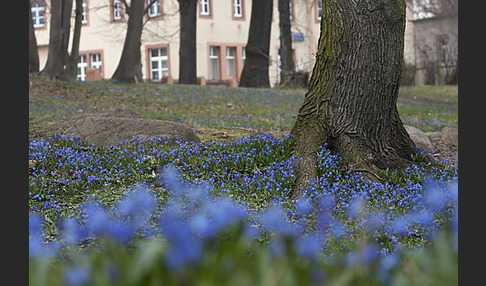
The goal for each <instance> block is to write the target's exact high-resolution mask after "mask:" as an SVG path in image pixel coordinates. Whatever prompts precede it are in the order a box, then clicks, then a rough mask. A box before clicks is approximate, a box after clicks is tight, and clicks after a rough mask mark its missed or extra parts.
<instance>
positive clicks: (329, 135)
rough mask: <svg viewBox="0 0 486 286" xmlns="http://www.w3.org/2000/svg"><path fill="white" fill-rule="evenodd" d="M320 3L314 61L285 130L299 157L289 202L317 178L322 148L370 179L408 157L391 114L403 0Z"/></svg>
mask: <svg viewBox="0 0 486 286" xmlns="http://www.w3.org/2000/svg"><path fill="white" fill-rule="evenodd" d="M322 1H323V4H322V7H323V9H322V20H321V33H320V37H319V43H318V52H317V56H316V62H315V66H314V69H313V72H312V76H311V79H310V83H309V89H308V91H307V93H306V94H305V98H304V102H303V104H302V106H301V107H300V109H299V112H298V116H297V120H296V122H295V125H294V126H293V128H292V130H291V134H293V135H294V137H295V140H296V155H297V156H298V157H301V158H302V161H301V162H300V167H299V172H298V175H297V178H296V188H295V190H294V192H293V197H297V196H299V195H300V194H301V192H302V190H303V189H304V188H305V187H306V186H308V185H309V183H310V182H311V181H312V180H313V179H316V178H317V162H316V154H317V153H318V151H319V148H320V147H321V146H322V145H323V144H324V143H328V147H329V148H330V149H331V150H332V151H333V152H335V153H337V154H339V155H340V156H341V157H342V158H343V160H344V162H346V163H348V164H349V166H350V167H351V168H352V170H354V171H356V172H362V173H363V174H364V175H365V176H367V177H368V178H370V179H373V180H378V178H379V176H378V175H377V172H378V171H379V170H383V169H386V168H404V167H405V166H407V165H408V164H409V163H410V159H411V156H412V154H414V153H415V152H416V149H415V148H414V143H413V141H412V140H411V139H410V137H409V135H408V133H407V131H406V130H405V128H404V127H403V124H402V122H401V120H400V117H399V114H398V111H397V98H398V89H399V80H400V73H401V65H402V59H403V48H404V31H405V11H406V9H405V7H406V6H405V1H404V0H379V1H377V0H373V1H354V0H322Z"/></svg>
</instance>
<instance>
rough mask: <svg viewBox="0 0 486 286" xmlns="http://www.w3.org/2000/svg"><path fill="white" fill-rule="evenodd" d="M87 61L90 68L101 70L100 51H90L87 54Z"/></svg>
mask: <svg viewBox="0 0 486 286" xmlns="http://www.w3.org/2000/svg"><path fill="white" fill-rule="evenodd" d="M96 58H97V59H96ZM93 59H95V60H93ZM89 62H90V68H92V69H99V70H101V68H102V66H103V60H102V59H101V53H90V54H89Z"/></svg>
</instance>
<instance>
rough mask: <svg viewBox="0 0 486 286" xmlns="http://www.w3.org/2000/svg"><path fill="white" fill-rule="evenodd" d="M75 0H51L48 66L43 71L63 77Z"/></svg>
mask: <svg viewBox="0 0 486 286" xmlns="http://www.w3.org/2000/svg"><path fill="white" fill-rule="evenodd" d="M72 7H73V0H51V8H50V18H51V19H50V28H49V47H48V51H47V62H46V66H45V67H44V69H43V70H42V72H41V73H45V74H47V75H48V76H49V77H51V78H62V77H63V74H64V66H65V65H66V62H67V57H68V44H69V34H70V27H71V13H72Z"/></svg>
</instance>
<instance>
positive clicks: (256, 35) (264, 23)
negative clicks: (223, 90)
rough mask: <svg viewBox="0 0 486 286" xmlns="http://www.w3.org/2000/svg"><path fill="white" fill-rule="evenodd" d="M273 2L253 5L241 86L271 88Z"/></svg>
mask: <svg viewBox="0 0 486 286" xmlns="http://www.w3.org/2000/svg"><path fill="white" fill-rule="evenodd" d="M272 12H273V0H258V1H252V3H251V19H250V29H249V33H248V41H247V44H246V60H245V65H244V66H243V70H242V72H241V78H240V86H242V87H269V86H270V80H269V77H268V66H269V63H270V53H269V50H270V31H271V27H272Z"/></svg>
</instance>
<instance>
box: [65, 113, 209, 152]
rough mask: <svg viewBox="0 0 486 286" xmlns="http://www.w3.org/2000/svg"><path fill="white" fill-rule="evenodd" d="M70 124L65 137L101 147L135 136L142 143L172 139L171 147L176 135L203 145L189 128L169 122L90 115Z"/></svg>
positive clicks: (170, 140) (170, 141) (129, 139)
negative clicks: (76, 138) (72, 136)
mask: <svg viewBox="0 0 486 286" xmlns="http://www.w3.org/2000/svg"><path fill="white" fill-rule="evenodd" d="M69 125H70V126H69V127H67V128H66V129H65V131H64V134H66V135H74V136H76V137H79V138H80V139H81V140H83V141H86V142H87V143H88V144H94V145H95V146H100V147H107V146H110V145H116V144H118V143H120V142H123V141H126V140H128V141H131V140H132V139H133V136H138V137H139V138H140V139H141V140H142V142H146V141H148V140H149V139H150V138H155V137H158V136H161V137H164V138H167V139H169V140H168V141H169V144H173V143H174V142H175V138H176V136H178V137H179V138H180V139H181V140H183V141H189V142H195V143H200V142H201V141H200V139H199V137H197V135H196V134H195V132H194V131H193V130H192V129H191V128H190V127H189V126H187V125H185V124H182V123H178V122H173V121H167V120H155V119H143V118H126V117H115V116H97V115H87V116H83V117H78V118H76V119H74V120H73V121H71V122H69Z"/></svg>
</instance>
